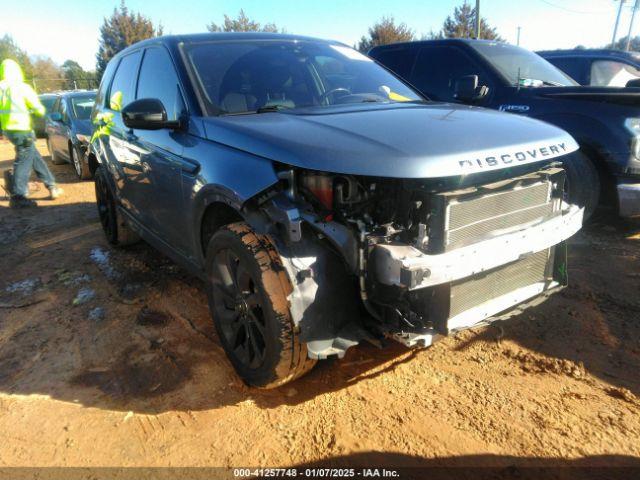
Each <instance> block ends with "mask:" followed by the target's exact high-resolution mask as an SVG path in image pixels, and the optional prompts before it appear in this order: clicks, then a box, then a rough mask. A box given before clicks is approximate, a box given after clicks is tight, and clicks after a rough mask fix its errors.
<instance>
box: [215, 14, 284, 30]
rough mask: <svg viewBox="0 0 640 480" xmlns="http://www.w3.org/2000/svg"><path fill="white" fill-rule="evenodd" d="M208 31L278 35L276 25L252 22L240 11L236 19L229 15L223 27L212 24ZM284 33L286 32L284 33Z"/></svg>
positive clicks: (225, 18)
mask: <svg viewBox="0 0 640 480" xmlns="http://www.w3.org/2000/svg"><path fill="white" fill-rule="evenodd" d="M207 30H209V31H210V32H271V33H277V32H278V27H277V26H276V24H275V23H265V24H264V25H261V24H260V23H258V22H255V21H253V20H251V19H250V18H249V17H247V15H246V14H245V13H244V10H242V9H241V10H240V12H239V13H238V16H237V17H236V18H231V17H229V16H228V15H225V16H224V22H223V23H222V25H217V24H216V23H213V22H211V24H209V25H207ZM283 32H284V31H283Z"/></svg>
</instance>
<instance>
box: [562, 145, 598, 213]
mask: <svg viewBox="0 0 640 480" xmlns="http://www.w3.org/2000/svg"><path fill="white" fill-rule="evenodd" d="M562 164H563V166H564V169H565V171H566V172H567V179H566V183H565V191H566V194H567V198H568V200H569V202H571V203H573V204H575V205H579V206H581V207H584V222H585V223H586V222H587V220H589V218H590V217H591V215H593V212H595V210H596V207H597V206H598V201H599V200H600V177H599V176H598V170H597V169H596V167H595V165H594V164H593V162H592V161H591V160H590V159H589V157H587V156H586V155H585V154H584V153H582V152H580V151H578V152H575V153H572V154H571V155H568V156H567V158H565V159H563V161H562Z"/></svg>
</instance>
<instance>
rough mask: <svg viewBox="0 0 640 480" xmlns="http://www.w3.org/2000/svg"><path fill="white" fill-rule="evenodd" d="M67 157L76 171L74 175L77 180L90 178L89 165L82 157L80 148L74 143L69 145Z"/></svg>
mask: <svg viewBox="0 0 640 480" xmlns="http://www.w3.org/2000/svg"><path fill="white" fill-rule="evenodd" d="M69 158H70V159H71V164H72V165H73V168H74V169H75V171H76V175H77V176H78V179H79V180H89V179H90V178H91V172H90V171H89V165H88V164H87V163H86V162H85V161H84V159H83V158H82V154H81V153H80V150H79V149H78V147H76V146H75V145H70V146H69Z"/></svg>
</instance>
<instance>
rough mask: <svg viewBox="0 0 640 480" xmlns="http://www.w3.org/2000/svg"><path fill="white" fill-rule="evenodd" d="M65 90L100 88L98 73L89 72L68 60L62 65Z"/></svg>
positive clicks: (73, 61)
mask: <svg viewBox="0 0 640 480" xmlns="http://www.w3.org/2000/svg"><path fill="white" fill-rule="evenodd" d="M61 68H62V74H63V77H64V89H65V90H73V89H76V88H84V89H87V90H88V89H92V88H96V87H97V86H98V84H97V83H98V82H97V79H96V72H87V71H86V70H84V69H83V68H82V67H81V66H80V64H79V63H78V62H76V61H75V60H67V61H65V62H64V63H63V64H62V67H61Z"/></svg>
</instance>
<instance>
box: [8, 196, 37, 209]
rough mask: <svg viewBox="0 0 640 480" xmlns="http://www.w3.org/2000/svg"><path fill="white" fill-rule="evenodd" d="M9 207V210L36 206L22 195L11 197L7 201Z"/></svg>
mask: <svg viewBox="0 0 640 480" xmlns="http://www.w3.org/2000/svg"><path fill="white" fill-rule="evenodd" d="M9 206H10V207H11V208H29V207H37V206H38V204H37V203H36V202H35V201H33V200H30V199H28V198H26V197H23V196H22V195H13V196H12V197H11V200H9Z"/></svg>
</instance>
